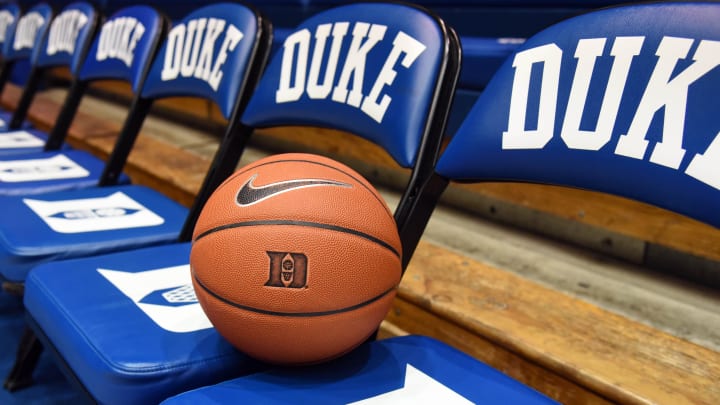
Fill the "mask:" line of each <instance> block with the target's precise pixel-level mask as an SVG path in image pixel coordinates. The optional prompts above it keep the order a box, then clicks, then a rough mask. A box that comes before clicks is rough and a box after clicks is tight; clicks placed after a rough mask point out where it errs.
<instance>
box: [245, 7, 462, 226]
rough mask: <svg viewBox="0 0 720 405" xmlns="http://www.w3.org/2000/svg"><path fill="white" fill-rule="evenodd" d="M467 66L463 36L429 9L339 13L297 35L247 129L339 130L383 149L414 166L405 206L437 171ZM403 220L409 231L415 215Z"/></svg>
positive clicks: (273, 67) (255, 103)
mask: <svg viewBox="0 0 720 405" xmlns="http://www.w3.org/2000/svg"><path fill="white" fill-rule="evenodd" d="M459 65H460V51H459V45H458V40H457V37H456V35H455V32H454V31H453V30H452V29H450V28H448V27H447V26H445V24H444V23H443V22H442V20H440V19H439V18H437V17H435V16H433V15H430V14H428V13H427V12H425V11H423V9H420V8H416V7H414V6H411V5H405V4H402V5H401V4H394V3H385V4H383V3H378V4H375V3H357V4H352V5H347V6H342V7H338V8H335V9H331V10H328V11H325V12H323V13H320V14H318V15H316V16H314V17H311V18H309V19H308V20H307V21H305V22H303V23H302V24H301V25H299V26H298V27H297V29H295V30H294V32H292V33H291V34H290V35H288V37H287V38H286V40H285V42H284V44H283V47H282V49H281V50H280V51H279V52H278V54H277V55H276V56H275V58H274V60H273V61H272V63H271V64H270V65H269V66H268V69H267V73H266V75H265V76H264V78H263V79H262V80H261V82H260V84H259V85H258V89H257V92H256V94H255V95H254V96H253V98H252V100H251V102H250V104H249V105H248V109H247V111H246V113H245V115H244V116H243V122H244V123H246V124H247V125H250V126H253V127H266V126H277V125H307V126H318V127H327V128H334V129H339V130H342V131H346V132H349V133H352V134H355V135H357V136H360V137H362V138H365V139H367V140H369V141H371V142H374V143H376V144H378V145H380V146H381V147H382V148H383V149H384V150H385V151H387V153H388V154H389V155H390V156H391V157H392V158H393V159H394V160H395V161H396V162H397V163H398V164H399V165H400V166H402V167H405V168H412V174H411V176H410V180H409V184H408V187H406V191H405V192H404V194H403V196H402V201H405V200H408V199H412V198H414V193H415V191H416V190H415V187H414V184H417V183H419V182H420V181H421V180H422V179H423V178H424V177H426V176H428V175H429V174H430V172H431V171H432V167H433V163H434V161H435V158H436V156H437V152H438V149H439V145H440V140H441V138H442V135H443V131H444V128H445V124H446V120H447V115H448V111H449V109H450V105H451V101H450V100H451V96H452V94H453V92H454V89H455V84H456V82H457V77H458V71H459ZM395 219H396V221H397V223H398V224H402V223H403V222H404V221H405V213H404V212H401V211H396V213H395Z"/></svg>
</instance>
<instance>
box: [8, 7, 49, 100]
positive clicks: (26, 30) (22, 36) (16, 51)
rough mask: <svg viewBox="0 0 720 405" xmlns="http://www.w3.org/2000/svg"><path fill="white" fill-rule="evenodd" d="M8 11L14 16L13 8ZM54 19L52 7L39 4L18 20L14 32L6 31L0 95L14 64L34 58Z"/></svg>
mask: <svg viewBox="0 0 720 405" xmlns="http://www.w3.org/2000/svg"><path fill="white" fill-rule="evenodd" d="M8 11H9V12H10V13H11V14H12V11H13V10H12V8H11V9H9V10H8ZM5 18H7V14H6V17H5ZM52 18H53V10H52V7H50V6H49V5H48V4H46V3H38V4H36V5H35V6H33V7H32V8H30V9H29V10H27V12H25V13H23V14H22V15H21V16H20V17H19V18H18V19H17V23H16V24H15V29H14V30H12V31H11V30H9V29H6V31H5V38H6V39H5V41H4V43H3V55H2V56H3V71H2V72H0V93H1V92H2V90H3V88H4V87H5V83H6V82H7V80H8V78H9V77H10V73H11V72H10V71H11V70H12V67H13V66H14V64H15V63H16V62H17V61H19V60H25V59H30V58H31V57H32V54H33V52H34V50H35V49H37V48H38V46H39V43H40V41H41V40H42V38H43V37H44V35H45V31H46V30H47V28H48V26H49V25H50V21H51V20H52ZM8 28H10V27H8Z"/></svg>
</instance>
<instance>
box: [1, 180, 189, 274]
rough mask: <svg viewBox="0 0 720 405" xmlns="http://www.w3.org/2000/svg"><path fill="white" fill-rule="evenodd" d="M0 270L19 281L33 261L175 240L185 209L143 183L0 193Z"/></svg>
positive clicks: (180, 227)
mask: <svg viewBox="0 0 720 405" xmlns="http://www.w3.org/2000/svg"><path fill="white" fill-rule="evenodd" d="M0 207H2V209H3V221H2V222H0V273H1V274H2V276H3V277H4V278H5V279H7V280H11V281H22V280H24V279H25V276H26V275H27V272H28V271H29V270H30V268H32V267H33V266H35V265H37V264H40V263H42V262H47V261H51V260H62V259H68V258H75V257H84V256H90V255H96V254H102V253H110V252H114V251H119V250H127V249H136V248H139V247H143V246H148V245H157V244H165V243H170V242H174V241H175V240H177V237H178V235H179V233H180V229H182V225H183V223H184V221H185V217H186V215H187V209H186V208H185V207H183V206H181V205H180V204H178V203H177V202H175V201H172V200H170V199H168V198H167V197H165V196H164V195H162V194H160V193H159V192H157V191H154V190H152V189H149V188H147V187H143V186H136V185H123V186H113V187H100V188H90V189H83V190H70V191H62V192H57V193H48V194H43V195H40V196H28V197H18V196H0Z"/></svg>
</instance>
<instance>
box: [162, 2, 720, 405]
mask: <svg viewBox="0 0 720 405" xmlns="http://www.w3.org/2000/svg"><path fill="white" fill-rule="evenodd" d="M718 18H720V4H719V3H717V2H712V3H711V2H687V3H677V2H664V3H647V4H641V5H631V6H624V7H617V8H608V9H603V10H599V11H596V12H593V13H589V14H586V15H583V16H579V17H575V18H572V19H569V20H566V21H564V22H561V23H558V24H557V25H554V26H552V27H550V28H548V29H547V30H544V31H543V32H541V33H538V34H537V35H535V36H533V37H532V38H530V39H529V40H528V41H527V42H526V43H525V44H523V45H522V46H521V47H520V48H518V49H517V51H516V52H515V53H514V54H513V55H512V56H511V57H510V59H509V60H507V61H506V62H505V64H504V65H503V66H502V67H501V68H500V70H499V71H498V72H497V73H496V74H495V76H494V77H493V79H492V80H491V81H490V83H489V85H488V86H487V88H486V89H485V90H484V92H483V93H482V94H481V95H480V98H479V99H478V101H477V103H476V104H475V105H474V107H473V109H472V110H471V111H470V113H469V114H468V116H467V117H466V119H465V121H464V123H463V125H462V126H461V127H460V129H459V131H458V132H457V133H456V134H455V135H454V137H453V138H452V139H451V140H450V143H449V145H448V146H447V148H446V149H445V150H444V152H443V154H442V155H441V157H440V158H439V160H438V163H437V165H436V169H435V174H434V175H433V176H431V177H430V178H429V179H428V181H426V182H425V183H424V184H423V185H422V188H421V191H420V193H419V196H418V198H416V199H413V200H411V201H409V202H410V206H408V207H406V209H407V210H408V212H409V220H408V221H406V222H405V226H404V227H401V229H400V232H401V238H402V240H403V242H404V243H405V245H404V257H405V258H406V260H409V258H410V257H411V256H412V253H413V250H414V249H415V247H416V245H417V242H418V240H419V239H420V237H421V235H422V233H423V231H424V228H425V225H426V224H427V222H428V219H429V218H430V216H431V213H432V212H433V210H434V207H435V206H436V204H437V202H438V200H439V198H440V196H441V195H442V193H443V191H444V190H445V189H446V187H447V186H448V184H449V183H450V182H465V183H467V182H484V181H508V182H533V183H548V184H556V185H564V186H569V187H580V188H585V189H590V190H596V191H600V192H605V193H610V194H617V195H620V196H624V197H628V198H632V199H637V200H640V201H644V202H646V203H650V204H653V205H657V206H660V207H663V208H666V209H669V210H671V211H677V212H679V213H682V214H685V215H687V216H689V217H692V218H695V219H698V220H700V221H704V222H707V223H708V224H711V225H713V226H715V227H719V226H720V212H719V211H718V210H717V207H719V206H720V192H719V190H720V177H719V176H720V171H719V170H718V168H719V167H720V121H718V120H717V119H716V114H715V113H714V110H715V108H716V106H717V103H716V102H713V100H717V95H718V94H720V70H719V69H718V64H720V52H719V51H720V26H718V24H717V21H718ZM420 374H422V375H420ZM403 396H405V398H406V399H408V398H409V399H411V400H410V401H409V402H412V398H416V399H417V398H420V399H423V400H426V399H428V398H433V399H432V400H431V401H430V402H432V403H442V401H450V400H455V402H454V403H462V401H461V399H462V398H464V399H465V400H466V401H468V402H474V403H502V404H504V403H523V404H526V403H545V402H548V401H549V400H548V399H547V398H544V397H542V396H540V395H539V394H537V393H536V392H533V391H531V390H529V389H528V388H527V387H525V386H524V385H522V384H521V383H519V382H516V381H514V380H512V379H510V378H509V377H507V376H504V375H502V374H501V373H500V372H499V371H496V370H493V369H491V368H489V367H487V366H486V365H484V364H482V363H480V362H478V361H476V360H474V359H472V358H470V357H469V356H465V355H463V354H461V353H459V352H456V351H454V350H453V349H451V348H449V347H447V346H446V345H445V344H444V343H441V342H439V341H437V340H434V339H431V338H429V337H422V336H406V337H398V338H390V339H386V340H382V341H376V342H372V343H370V344H369V345H367V346H366V347H363V348H362V349H361V351H359V352H356V353H353V354H351V355H350V356H349V357H348V358H343V359H340V360H339V361H337V362H335V363H331V364H328V365H324V366H317V367H316V368H310V369H305V368H299V369H298V368H296V369H279V370H275V371H269V372H265V373H261V374H255V375H251V376H247V377H243V378H239V379H235V380H231V381H229V382H225V383H222V384H219V385H216V386H211V387H207V388H202V389H198V390H195V391H191V392H189V393H186V394H182V395H179V396H177V397H174V398H172V399H170V400H168V401H166V402H165V403H166V404H168V405H169V404H185V403H192V404H203V403H213V404H221V403H243V402H258V403H260V402H261V403H264V404H270V403H283V402H286V401H299V402H305V403H351V402H354V401H362V400H365V399H369V398H372V399H373V400H377V401H380V402H382V400H385V401H386V402H387V403H391V402H393V401H399V400H400V399H402V398H401V397H403ZM369 402H372V401H369Z"/></svg>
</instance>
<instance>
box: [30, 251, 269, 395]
mask: <svg viewBox="0 0 720 405" xmlns="http://www.w3.org/2000/svg"><path fill="white" fill-rule="evenodd" d="M189 254H190V243H183V244H172V245H166V246H160V247H153V248H145V249H139V250H133V251H129V252H121V253H114V254H110V255H103V256H101V257H100V258H85V259H75V260H66V261H62V262H56V263H48V264H45V265H41V266H38V267H37V268H35V269H33V271H32V272H31V273H30V276H29V277H28V279H27V282H26V285H25V299H24V301H25V306H26V308H27V310H28V312H29V313H30V314H31V315H32V316H33V318H34V319H35V321H36V322H37V324H38V325H40V326H41V327H42V330H43V332H44V333H45V334H46V335H47V336H48V338H49V339H50V340H51V341H52V343H53V345H54V346H55V348H56V349H57V351H58V352H59V353H61V355H62V356H63V358H64V359H66V361H67V363H68V365H69V366H70V368H71V369H72V370H73V371H74V372H75V375H77V377H78V378H79V379H80V381H81V382H82V383H83V385H84V386H85V387H86V388H87V390H88V391H89V392H90V393H91V394H92V396H93V397H94V398H95V399H96V400H97V401H99V402H100V403H104V404H127V403H158V402H160V401H162V400H163V399H165V398H166V397H168V396H170V395H173V394H176V393H179V392H182V391H184V390H187V389H190V388H194V387H199V386H202V385H203V384H211V383H214V382H218V381H223V380H224V379H227V378H230V377H233V376H238V375H242V374H245V373H248V372H252V371H255V370H257V369H259V367H260V364H258V363H257V362H255V361H252V360H250V359H248V358H247V357H246V356H244V355H243V354H241V353H239V352H238V351H237V350H236V349H235V348H234V347H233V346H231V345H230V344H229V343H228V342H227V341H225V340H224V339H223V338H222V337H221V336H220V335H219V334H218V333H217V332H216V331H215V330H214V329H213V328H212V327H211V324H210V322H209V321H208V320H207V318H206V317H205V314H204V313H203V312H202V309H201V308H200V304H199V303H198V302H197V299H195V298H194V295H183V294H179V293H178V294H173V293H175V292H181V291H186V290H188V289H189V291H192V285H191V284H190V270H189V268H188V259H187V258H188V256H189ZM163 294H164V295H163ZM183 297H185V298H187V299H183Z"/></svg>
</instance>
